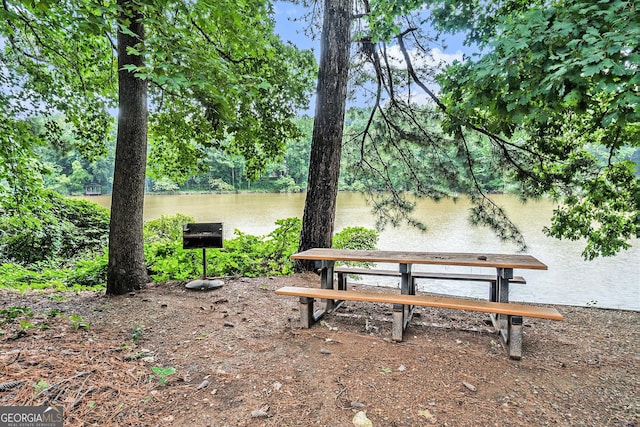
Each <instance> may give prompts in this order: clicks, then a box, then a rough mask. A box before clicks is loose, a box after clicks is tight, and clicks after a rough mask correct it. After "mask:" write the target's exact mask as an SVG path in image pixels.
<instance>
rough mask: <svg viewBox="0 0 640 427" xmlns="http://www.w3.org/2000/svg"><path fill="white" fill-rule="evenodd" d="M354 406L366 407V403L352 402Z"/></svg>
mask: <svg viewBox="0 0 640 427" xmlns="http://www.w3.org/2000/svg"><path fill="white" fill-rule="evenodd" d="M351 407H352V408H364V403H361V402H351Z"/></svg>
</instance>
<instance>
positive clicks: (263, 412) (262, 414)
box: [251, 405, 269, 418]
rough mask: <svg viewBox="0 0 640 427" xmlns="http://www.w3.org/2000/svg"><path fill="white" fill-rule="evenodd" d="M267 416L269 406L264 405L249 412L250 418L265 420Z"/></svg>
mask: <svg viewBox="0 0 640 427" xmlns="http://www.w3.org/2000/svg"><path fill="white" fill-rule="evenodd" d="M268 416H269V405H264V406H263V407H262V408H260V409H256V410H255V411H252V412H251V417H252V418H266V417H268Z"/></svg>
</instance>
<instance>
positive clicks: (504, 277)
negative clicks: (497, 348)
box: [496, 268, 513, 341]
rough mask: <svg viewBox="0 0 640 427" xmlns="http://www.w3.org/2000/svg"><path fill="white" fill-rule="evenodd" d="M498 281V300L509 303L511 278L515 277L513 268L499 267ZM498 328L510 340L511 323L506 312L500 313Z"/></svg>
mask: <svg viewBox="0 0 640 427" xmlns="http://www.w3.org/2000/svg"><path fill="white" fill-rule="evenodd" d="M497 270H498V277H497V278H498V283H497V286H496V288H497V289H496V290H497V292H498V295H497V302H502V303H508V302H509V279H513V268H498V269H497ZM498 329H499V330H500V332H501V333H502V334H503V335H506V336H505V337H504V339H505V341H507V340H508V333H509V325H508V321H507V316H506V315H504V314H499V315H498Z"/></svg>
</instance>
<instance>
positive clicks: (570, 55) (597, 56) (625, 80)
mask: <svg viewBox="0 0 640 427" xmlns="http://www.w3.org/2000/svg"><path fill="white" fill-rule="evenodd" d="M365 12H366V19H367V24H368V25H363V26H362V28H363V29H364V30H363V31H362V34H360V36H359V37H360V42H361V44H360V49H359V52H358V53H359V54H358V56H357V58H358V60H359V62H358V63H357V64H356V65H357V66H358V67H359V69H360V70H374V72H373V73H371V72H370V71H369V73H370V74H367V73H366V72H362V73H361V74H360V76H361V81H359V84H360V85H362V86H365V87H366V85H365V83H366V82H367V81H370V82H373V86H374V87H375V90H374V91H372V94H373V98H374V102H375V104H374V108H373V110H372V112H371V114H370V115H369V119H368V121H367V124H366V126H365V127H364V129H363V131H362V132H361V133H360V134H359V135H358V136H359V146H357V147H356V148H355V149H354V152H356V153H359V159H358V160H357V161H356V162H355V163H354V164H355V165H356V166H357V168H356V170H357V171H358V172H359V173H360V177H361V178H360V179H362V182H363V183H364V186H365V187H367V188H372V186H371V183H372V181H371V180H370V181H367V178H369V179H371V178H375V179H377V182H382V184H383V185H384V187H385V189H387V191H388V194H389V196H383V197H379V196H378V195H376V194H375V193H374V194H373V196H372V199H373V200H374V208H375V209H376V212H378V214H379V216H380V218H381V221H382V222H383V223H384V222H390V223H392V224H394V223H395V222H397V221H399V220H407V221H409V222H411V221H412V220H411V217H410V216H409V214H410V213H411V211H412V209H413V204H412V203H411V200H410V198H408V197H406V194H407V193H406V192H409V194H415V195H418V196H427V197H432V198H436V199H437V198H438V197H444V196H447V195H452V192H451V190H452V189H455V188H460V189H461V190H462V191H464V192H466V193H468V194H470V195H471V200H472V201H473V202H474V204H475V206H474V208H473V209H472V215H471V220H472V222H474V223H476V224H482V225H487V226H489V227H491V228H493V229H494V230H495V231H496V232H497V234H498V236H499V237H501V238H505V239H510V240H516V241H518V242H519V243H520V245H521V247H523V248H524V241H523V240H522V236H521V235H520V233H519V231H518V229H517V228H516V227H515V226H514V225H513V224H512V223H511V222H510V221H509V220H508V218H507V217H506V216H505V215H504V212H503V211H502V210H501V209H500V208H499V206H496V205H495V204H494V203H493V202H492V201H491V199H490V198H489V197H487V196H486V193H487V192H488V191H489V192H490V191H492V190H491V189H490V188H488V187H487V186H486V183H487V182H496V181H497V178H498V177H499V176H502V177H503V178H506V179H507V182H508V181H512V180H515V181H517V182H519V183H520V185H518V187H517V190H518V192H519V194H520V195H521V196H522V197H523V199H527V198H537V197H541V196H543V195H549V196H551V197H553V198H554V199H557V200H561V201H562V202H563V206H562V207H561V208H559V209H558V210H557V211H556V213H555V215H554V217H553V218H552V223H551V226H550V227H548V228H546V232H547V233H548V234H549V235H552V236H555V237H558V238H570V239H585V240H586V247H585V250H584V252H583V256H584V257H585V258H588V259H592V258H594V257H596V256H609V255H614V254H615V253H617V252H619V251H620V250H622V249H625V248H628V247H629V244H630V241H631V239H633V238H635V237H638V236H640V216H639V215H638V211H639V208H640V204H639V201H640V198H639V197H638V189H639V187H640V184H639V181H638V176H637V174H635V171H636V168H637V166H636V165H634V164H632V163H631V162H630V161H629V156H630V154H629V152H630V151H633V150H634V148H635V149H637V148H638V147H639V146H640V145H639V144H640V138H639V136H640V112H639V111H640V110H638V104H639V102H640V96H639V95H638V84H639V83H640V81H639V80H638V75H639V74H638V64H639V63H640V52H638V42H637V41H638V39H639V38H640V20H639V18H638V14H637V11H636V5H635V4H634V3H633V2H627V1H623V0H615V1H597V2H594V1H588V0H570V1H562V2H560V1H552V2H543V1H534V2H525V1H521V0H492V1H489V2H480V1H477V0H463V1H459V0H434V1H429V2H416V1H413V0H407V1H404V0H403V1H399V2H387V1H385V0H380V1H376V2H370V3H369V8H368V9H367V10H365ZM424 21H429V22H430V23H431V28H433V29H435V30H436V31H441V32H459V31H463V32H466V34H467V42H469V43H476V44H477V45H478V46H479V47H480V49H481V53H480V54H478V55H477V56H478V58H475V59H472V58H465V59H464V60H463V61H462V62H458V63H455V64H453V65H452V66H449V67H447V69H446V70H445V72H444V73H441V72H439V71H438V69H437V67H436V66H434V65H433V61H432V62H431V65H429V59H430V58H431V57H432V55H430V51H429V46H430V43H432V42H433V41H434V40H437V38H438V36H439V34H436V35H435V37H434V36H432V35H429V34H426V35H425V34H423V30H422V29H420V27H421V25H420V23H423V22H424ZM374 42H378V43H377V44H374ZM392 50H396V51H399V52H400V53H401V55H402V56H401V59H400V60H399V59H398V58H394V57H393V56H392V55H390V54H389V53H388V52H390V51H392ZM363 64H369V65H368V67H367V66H366V65H363ZM425 64H426V65H425ZM434 76H436V80H437V82H438V83H439V85H440V88H441V91H440V94H439V95H436V93H435V92H434V91H433V89H432V88H431V87H432V85H433V81H434ZM413 86H416V87H417V88H418V89H419V92H422V93H424V94H426V95H427V96H428V98H429V99H430V101H431V102H432V103H433V105H434V109H435V110H437V112H438V113H439V114H440V115H441V117H440V119H439V120H438V121H439V122H440V123H441V124H437V125H436V126H433V125H432V123H433V120H431V121H430V120H424V119H423V118H422V117H424V112H425V111H424V110H425V109H424V108H421V107H418V106H416V105H415V104H413V103H412V102H411V98H409V99H408V100H407V99H404V98H403V96H409V97H410V96H411V95H407V94H413V93H414V92H416V89H414V87H413ZM426 111H428V109H426ZM432 113H433V112H432ZM432 117H433V116H432ZM434 128H440V129H441V130H442V131H444V134H446V135H449V137H448V138H443V137H441V136H442V133H440V135H439V134H438V132H433V129H434ZM474 134H477V135H480V138H482V139H485V141H487V142H488V144H490V150H488V151H486V150H483V149H482V147H483V146H486V144H485V143H482V144H481V145H480V146H479V147H474V145H475V140H476V139H477V137H475V136H473V135H474ZM420 145H422V146H423V147H424V149H423V150H421V151H417V150H416V147H418V146H420ZM479 148H480V149H479ZM418 153H419V154H418ZM485 153H487V154H489V155H490V156H491V157H493V158H494V159H495V165H496V168H487V167H486V166H485V165H486V163H485V161H484V160H483V157H484V155H485ZM417 154H418V155H419V157H417ZM422 159H426V161H424V162H421V160H422ZM460 160H462V162H460ZM421 163H422V164H421ZM465 163H466V164H465ZM398 164H401V165H403V166H402V167H400V168H399V167H398ZM492 169H493V170H495V171H496V175H498V177H491V176H490V175H489V176H487V175H486V171H489V170H492ZM398 170H403V171H404V172H403V174H407V175H408V174H413V175H414V177H415V179H413V182H415V183H416V184H415V186H416V187H417V188H415V189H414V188H412V187H405V188H403V187H402V183H405V182H408V180H407V179H401V180H400V182H397V181H395V179H394V178H395V177H397V176H398V175H399V174H398V172H397V171H398ZM424 170H430V172H431V174H429V175H430V176H426V177H425V176H423V175H426V174H423V171H424ZM487 179H488V180H487ZM438 182H440V183H441V184H442V185H438ZM452 184H454V185H453V186H452ZM421 187H422V188H421ZM403 192H404V193H403ZM415 225H417V226H420V224H415Z"/></svg>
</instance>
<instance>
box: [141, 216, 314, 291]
mask: <svg viewBox="0 0 640 427" xmlns="http://www.w3.org/2000/svg"><path fill="white" fill-rule="evenodd" d="M185 218H188V217H185V216H182V217H180V214H178V215H177V216H173V217H161V218H160V219H159V220H155V222H154V223H153V224H146V225H145V242H147V244H146V245H145V257H146V259H147V263H148V265H149V268H150V270H151V274H152V276H151V277H152V278H153V280H155V281H159V282H163V281H167V280H187V279H192V278H196V277H199V276H201V275H202V255H201V252H200V251H198V250H185V249H182V242H181V235H180V233H179V232H177V231H176V230H182V224H183V223H186V222H192V221H184V219H185ZM275 224H276V225H277V227H276V229H275V230H274V231H272V232H271V233H269V234H267V235H266V236H252V235H250V234H246V233H243V232H241V231H239V230H235V231H234V236H235V237H234V238H233V239H229V240H227V241H225V242H224V248H223V249H209V250H207V275H208V276H235V275H242V276H247V277H256V276H272V275H286V274H291V273H292V272H293V262H292V261H291V260H290V258H289V257H290V256H291V254H293V253H294V252H295V251H296V250H297V248H298V239H299V238H300V229H301V227H302V221H301V220H300V219H299V218H288V219H281V220H278V221H276V223H275Z"/></svg>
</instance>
